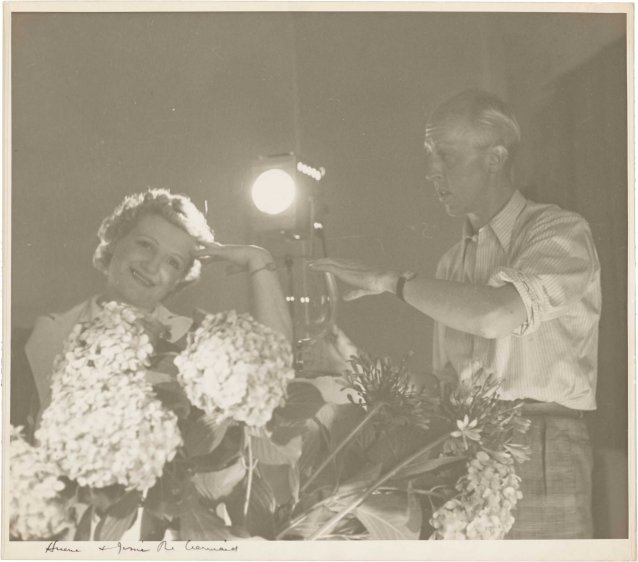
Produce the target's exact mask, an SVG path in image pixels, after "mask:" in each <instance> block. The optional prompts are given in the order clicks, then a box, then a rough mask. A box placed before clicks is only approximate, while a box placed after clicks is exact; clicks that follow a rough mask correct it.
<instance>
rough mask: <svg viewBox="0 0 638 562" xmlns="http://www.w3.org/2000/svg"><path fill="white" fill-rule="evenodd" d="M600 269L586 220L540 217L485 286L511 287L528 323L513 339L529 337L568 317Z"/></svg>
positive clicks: (569, 215)
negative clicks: (504, 264) (570, 310)
mask: <svg viewBox="0 0 638 562" xmlns="http://www.w3.org/2000/svg"><path fill="white" fill-rule="evenodd" d="M599 270H600V265H599V263H598V258H597V255H596V250H595V247H594V242H593V238H592V235H591V231H590V229H589V226H588V224H587V222H586V221H585V220H584V219H583V218H582V217H580V216H579V215H577V214H576V213H568V212H563V213H561V214H560V215H559V216H549V217H546V218H541V219H540V220H539V221H538V223H537V224H536V225H535V226H534V227H533V228H532V229H530V231H529V232H528V233H527V234H526V235H525V238H524V239H523V240H522V241H521V244H520V249H519V251H518V252H516V253H515V254H514V255H512V257H511V260H510V263H508V264H507V265H506V266H502V267H499V268H497V269H496V270H495V271H494V273H493V274H492V275H491V277H490V279H489V281H488V285H490V286H492V287H501V286H503V285H505V284H506V283H510V284H512V285H513V286H514V287H515V289H516V290H517V291H518V294H519V295H520V297H521V299H522V301H523V304H524V305H525V310H526V312H527V319H526V321H525V322H524V323H523V324H522V325H521V326H519V327H518V328H517V329H516V330H515V331H514V332H513V335H516V336H523V335H525V334H528V333H532V332H534V331H535V330H537V329H538V328H539V326H540V325H541V324H542V323H543V322H546V321H548V320H551V319H553V318H557V317H559V316H562V315H563V314H566V313H567V312H568V310H569V308H570V306H571V305H572V304H574V303H575V302H577V301H579V300H580V299H581V298H582V297H583V295H584V293H585V291H586V290H587V288H588V287H589V286H590V284H591V280H592V277H593V276H594V275H597V274H598V272H599Z"/></svg>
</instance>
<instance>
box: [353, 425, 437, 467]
mask: <svg viewBox="0 0 638 562" xmlns="http://www.w3.org/2000/svg"><path fill="white" fill-rule="evenodd" d="M427 443H428V437H427V434H426V433H425V431H423V430H422V429H420V428H418V427H411V426H396V427H392V428H390V429H389V430H387V431H386V432H385V433H384V434H383V435H382V436H381V437H379V438H378V439H377V440H376V441H375V442H374V443H372V444H371V445H370V446H369V447H368V448H367V450H366V452H365V454H366V458H368V459H369V460H370V462H373V463H380V464H381V465H382V467H383V471H384V472H385V471H386V470H389V469H391V468H392V467H393V466H395V465H396V464H397V463H398V462H399V461H401V460H403V459H405V458H407V457H408V456H409V455H411V454H413V453H416V451H418V450H419V449H421V448H422V447H423V446H424V445H426V444H427Z"/></svg>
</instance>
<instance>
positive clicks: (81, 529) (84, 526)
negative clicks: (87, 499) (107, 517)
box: [73, 506, 93, 541]
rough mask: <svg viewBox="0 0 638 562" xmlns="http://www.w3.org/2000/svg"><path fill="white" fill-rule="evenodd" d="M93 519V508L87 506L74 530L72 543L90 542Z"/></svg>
mask: <svg viewBox="0 0 638 562" xmlns="http://www.w3.org/2000/svg"><path fill="white" fill-rule="evenodd" d="M92 519H93V506H88V507H87V508H86V509H85V510H84V512H83V513H82V516H81V517H80V521H78V525H77V527H76V528H75V536H74V537H73V540H74V541H90V540H91V520H92Z"/></svg>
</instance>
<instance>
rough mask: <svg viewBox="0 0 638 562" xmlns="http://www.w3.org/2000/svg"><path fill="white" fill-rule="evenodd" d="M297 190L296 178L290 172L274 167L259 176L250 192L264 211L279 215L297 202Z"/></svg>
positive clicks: (259, 207)
mask: <svg viewBox="0 0 638 562" xmlns="http://www.w3.org/2000/svg"><path fill="white" fill-rule="evenodd" d="M296 191H297V186H296V185H295V180H294V179H293V177H292V176H291V175H290V174H289V173H288V172H286V171H284V170H281V169H279V168H272V169H270V170H266V171H265V172H262V173H261V174H259V175H258V176H257V178H256V179H255V181H254V183H253V186H252V188H251V190H250V194H251V196H252V199H253V203H254V204H255V207H257V209H259V210H260V211H261V212H262V213H266V214H267V215H278V214H280V213H283V212H284V211H286V209H289V208H290V206H291V205H292V204H293V203H294V202H295V194H296Z"/></svg>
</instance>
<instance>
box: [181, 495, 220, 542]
mask: <svg viewBox="0 0 638 562" xmlns="http://www.w3.org/2000/svg"><path fill="white" fill-rule="evenodd" d="M178 535H179V539H180V540H182V541H186V540H193V541H221V540H225V539H230V538H232V535H231V533H230V530H229V529H228V527H226V524H225V523H224V520H223V519H222V518H221V517H219V516H218V515H217V514H216V513H215V512H214V511H213V510H212V508H209V507H207V506H205V505H202V504H201V503H200V502H199V501H197V500H196V499H194V500H193V501H191V502H189V506H188V509H187V510H186V511H185V512H184V513H182V515H181V516H180V518H179V532H178Z"/></svg>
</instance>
